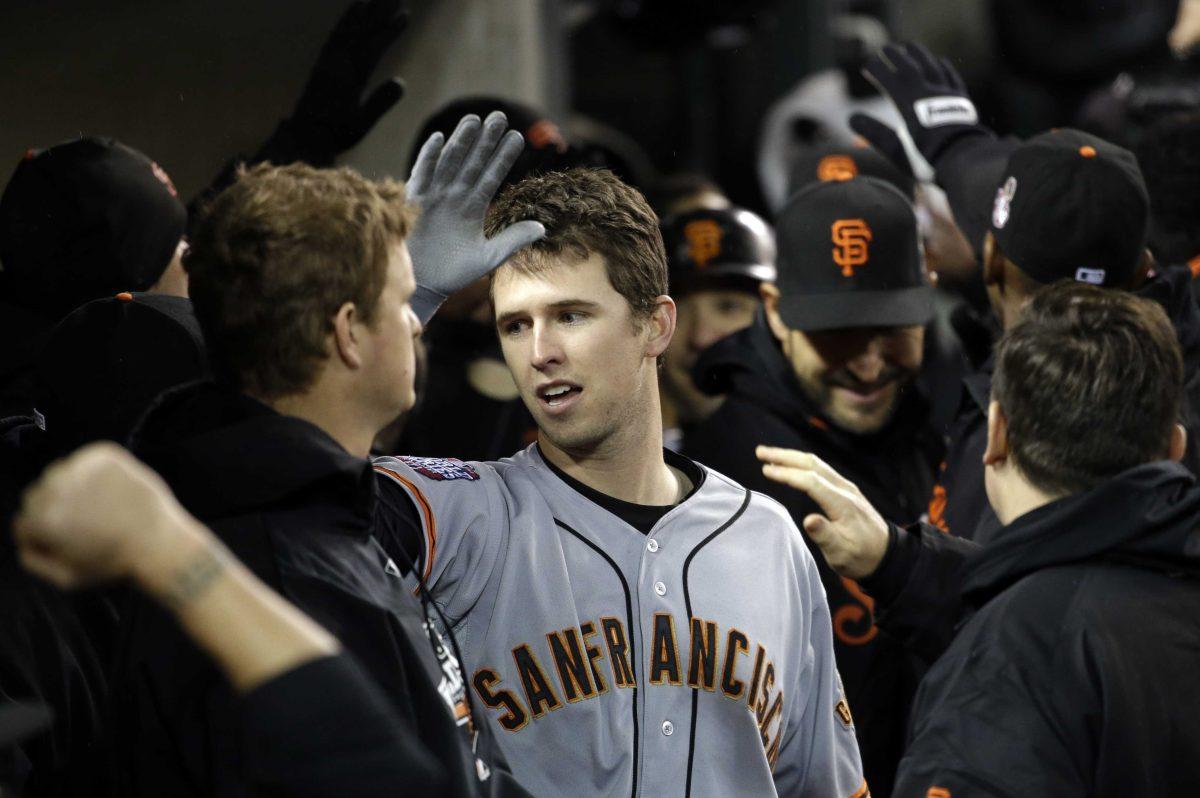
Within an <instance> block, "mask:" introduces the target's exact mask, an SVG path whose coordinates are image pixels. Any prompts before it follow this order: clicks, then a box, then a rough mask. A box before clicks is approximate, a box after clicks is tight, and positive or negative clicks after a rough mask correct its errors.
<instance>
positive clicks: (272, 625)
mask: <svg viewBox="0 0 1200 798" xmlns="http://www.w3.org/2000/svg"><path fill="white" fill-rule="evenodd" d="M177 526H178V528H177V529H176V530H173V532H172V539H173V541H174V542H175V545H172V546H170V547H167V548H166V550H165V551H163V552H162V553H160V554H158V555H152V556H148V557H146V558H145V559H144V560H142V561H140V562H139V563H138V564H137V566H136V569H135V573H134V576H135V580H136V582H137V583H138V585H139V586H140V587H141V588H142V589H143V590H145V591H146V592H147V593H148V594H149V595H150V596H152V597H153V598H154V599H155V600H156V601H158V602H159V603H160V604H162V605H163V606H164V607H165V608H166V609H168V610H169V611H171V612H172V613H173V614H174V615H175V616H176V618H177V619H178V620H179V623H180V625H181V626H182V627H183V629H184V631H186V632H187V633H188V635H189V636H190V637H191V638H192V639H193V640H194V641H195V642H196V644H197V645H199V646H200V647H201V648H202V649H204V650H205V651H206V652H208V654H209V655H210V656H212V658H213V659H214V660H215V661H216V663H217V665H218V666H219V667H220V668H221V670H222V671H224V672H225V674H226V676H227V677H228V678H229V680H230V682H232V683H233V686H234V687H235V688H236V689H237V690H238V691H239V692H243V693H244V692H247V691H249V690H252V689H253V688H255V687H257V686H258V685H260V684H262V683H263V682H265V681H268V680H269V679H271V678H273V677H275V676H278V675H279V674H281V673H284V672H285V671H288V670H291V669H292V668H295V667H297V666H299V665H301V664H303V663H305V662H308V661H309V660H313V659H316V658H318V657H323V656H329V655H331V654H335V653H336V652H337V651H338V649H339V646H338V643H337V640H336V639H335V638H334V637H333V636H332V635H330V634H329V633H328V632H326V631H325V630H324V629H322V628H321V627H320V626H319V625H318V624H316V623H315V622H314V621H312V620H311V619H310V618H308V616H306V615H304V613H302V612H300V611H299V610H298V609H296V608H295V607H294V606H292V605H291V604H289V603H288V602H287V601H285V600H284V599H283V598H282V597H280V596H279V595H278V594H277V593H275V592H274V591H273V590H271V589H270V588H269V587H267V586H266V585H265V584H263V582H262V581H260V580H259V579H258V577H256V576H255V575H254V574H253V573H251V572H250V571H249V570H248V569H247V568H246V567H245V566H244V565H242V564H241V563H240V562H239V561H238V560H237V558H236V557H234V556H233V555H232V554H231V553H230V552H229V551H228V550H227V549H226V548H225V547H224V546H223V545H221V543H220V541H218V540H217V539H216V538H215V537H214V536H213V535H212V533H211V532H209V531H208V530H207V529H206V528H204V527H203V526H201V525H200V524H198V523H197V522H195V521H194V520H192V519H190V518H189V519H186V521H184V520H180V521H178V523H177Z"/></svg>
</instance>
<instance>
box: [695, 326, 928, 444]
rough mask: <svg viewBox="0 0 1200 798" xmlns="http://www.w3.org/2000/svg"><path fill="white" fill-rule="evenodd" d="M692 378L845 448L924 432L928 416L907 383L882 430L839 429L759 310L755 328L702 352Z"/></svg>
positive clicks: (712, 390) (713, 391)
mask: <svg viewBox="0 0 1200 798" xmlns="http://www.w3.org/2000/svg"><path fill="white" fill-rule="evenodd" d="M692 379H693V380H695V382H696V385H697V386H699V387H700V390H702V391H704V392H705V393H709V394H713V395H719V394H729V395H733V396H738V397H740V398H742V399H745V400H747V401H749V402H752V403H753V404H755V405H757V406H758V407H760V408H762V409H763V410H766V411H768V412H770V413H773V414H774V415H776V416H779V417H780V418H783V419H786V420H788V421H789V422H791V423H792V424H793V425H795V426H797V427H799V426H801V425H805V424H807V425H808V426H809V427H811V428H812V429H813V430H815V431H817V432H819V433H820V434H822V435H824V436H826V437H829V438H831V439H833V440H835V441H837V442H839V443H840V444H841V445H842V446H843V447H847V448H849V447H854V446H862V445H864V444H865V443H871V442H883V441H884V440H886V439H889V438H891V437H892V436H893V435H895V434H896V433H897V432H904V431H907V432H908V433H911V432H912V431H913V430H919V429H923V428H924V426H925V423H926V420H927V417H928V406H927V403H926V401H925V399H924V397H922V396H921V394H920V391H918V390H917V388H916V387H915V386H914V385H909V386H907V387H905V388H904V389H903V390H902V393H901V398H900V406H899V407H898V408H897V411H896V414H895V417H894V418H893V419H892V420H891V421H890V422H889V423H888V424H887V426H885V427H884V428H883V429H882V430H880V431H879V432H877V433H874V434H871V435H856V434H854V433H851V432H847V431H845V430H842V429H840V428H839V427H837V426H836V425H835V424H834V423H833V422H832V421H830V420H829V419H828V418H826V417H825V416H824V414H823V413H822V412H821V410H820V408H819V407H818V406H817V405H816V403H815V402H813V401H812V400H811V399H809V398H808V394H807V393H805V391H804V389H803V388H802V387H801V386H800V382H799V380H798V379H797V378H796V375H795V372H793V371H792V364H791V363H789V362H788V359H787V357H786V356H785V355H784V354H783V351H782V350H781V349H780V347H779V344H778V342H777V341H776V340H775V336H774V335H772V334H771V330H770V328H769V327H768V326H767V317H766V314H765V313H764V312H763V311H762V309H761V308H760V309H759V311H758V313H757V314H756V315H755V317H754V323H753V324H751V325H750V326H749V327H747V328H746V329H744V330H741V331H739V332H736V333H734V334H733V335H730V336H729V337H727V338H724V339H722V340H720V341H718V342H717V343H715V344H713V345H712V346H711V347H709V348H708V349H707V350H705V351H704V352H703V353H701V355H700V359H699V360H698V361H697V362H696V365H695V367H694V368H693V369H692Z"/></svg>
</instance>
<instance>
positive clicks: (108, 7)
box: [0, 0, 1200, 211]
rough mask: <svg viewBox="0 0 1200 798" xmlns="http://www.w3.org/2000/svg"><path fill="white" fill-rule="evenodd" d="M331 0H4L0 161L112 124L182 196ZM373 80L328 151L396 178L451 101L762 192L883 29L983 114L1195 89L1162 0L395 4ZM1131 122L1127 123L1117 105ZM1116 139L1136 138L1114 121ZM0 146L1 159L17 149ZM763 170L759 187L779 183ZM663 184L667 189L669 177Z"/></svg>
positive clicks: (820, 129) (654, 173) (656, 176)
mask: <svg viewBox="0 0 1200 798" xmlns="http://www.w3.org/2000/svg"><path fill="white" fill-rule="evenodd" d="M345 6H346V3H343V2H341V1H340V0H287V1H286V2H284V1H283V0H168V1H167V2H163V1H162V0H158V1H157V2H151V0H108V2H104V3H96V2H89V1H88V0H53V1H52V2H46V1H45V0H42V1H40V2H34V0H4V2H3V3H0V54H2V55H0V59H3V64H4V68H3V70H0V108H3V109H4V114H3V124H0V171H3V172H4V177H5V179H7V175H8V173H9V171H10V169H11V166H15V164H16V162H17V160H18V158H19V157H20V155H21V154H22V153H23V152H24V151H25V150H26V149H27V148H29V147H33V146H44V145H48V144H51V143H54V142H58V141H62V140H65V139H68V138H71V137H74V136H78V135H79V134H81V133H83V134H98V135H108V136H113V137H115V138H118V139H121V140H123V141H125V142H127V143H129V144H131V145H133V146H134V147H137V148H139V149H141V150H143V151H144V152H147V153H149V154H151V155H152V156H153V157H154V158H155V159H157V160H158V162H159V163H161V164H162V165H163V166H164V167H165V168H166V169H167V171H168V172H169V173H170V174H171V175H172V176H173V177H174V179H175V182H176V184H178V185H179V188H180V190H181V193H182V194H183V195H184V196H191V195H193V194H194V193H195V192H197V191H199V190H200V189H201V188H202V187H203V186H205V185H206V184H207V183H208V182H209V180H211V178H212V177H213V176H214V174H216V172H217V171H219V170H220V168H221V166H222V165H223V164H224V163H226V162H227V161H228V160H229V159H230V158H231V157H233V156H235V155H236V154H238V153H243V154H248V153H251V152H253V151H254V149H255V147H256V146H257V145H258V144H259V143H261V142H262V141H263V140H264V139H265V138H266V137H267V136H268V135H269V134H270V132H271V131H272V130H273V129H274V127H275V125H276V124H277V122H278V121H279V120H280V119H281V118H283V117H284V116H286V114H287V113H288V112H289V109H290V108H291V107H292V104H293V102H294V101H295V98H296V97H297V96H298V94H299V92H300V90H301V88H302V86H303V84H304V80H305V77H306V75H307V73H308V70H309V68H310V67H311V65H312V63H313V61H314V59H315V57H316V54H317V51H318V49H319V48H320V45H321V42H322V41H323V40H324V38H325V36H326V35H327V33H328V31H329V30H330V28H331V26H332V25H333V24H334V22H335V21H336V20H337V18H338V17H339V15H340V14H341V13H342V11H343V10H344V8H345ZM409 8H410V10H411V12H412V22H411V24H410V26H409V28H408V30H407V31H406V32H405V33H404V35H403V36H402V37H401V39H400V42H399V43H398V44H397V45H396V46H395V47H393V48H392V49H391V50H390V51H389V52H388V54H387V56H386V57H385V58H384V61H383V63H382V64H381V65H380V68H379V70H378V75H377V79H378V78H383V77H387V76H389V75H399V76H401V77H402V78H403V79H404V80H405V82H406V84H407V94H406V96H405V99H404V100H403V101H401V103H400V104H399V105H398V106H397V107H396V108H395V110H393V111H392V112H391V113H390V114H389V115H388V116H387V117H386V118H385V119H384V120H383V121H382V122H381V123H380V124H379V125H378V126H377V127H376V128H375V129H374V130H373V131H372V132H371V134H370V135H369V136H368V137H367V138H366V139H365V140H364V141H363V142H362V143H361V144H360V145H359V146H358V147H357V148H355V149H354V150H353V151H351V152H349V153H347V155H346V156H344V157H343V161H344V162H346V163H349V164H351V165H354V166H356V167H358V168H360V169H361V170H363V171H364V172H366V173H368V174H371V175H380V174H392V175H397V176H404V175H406V174H407V171H408V163H409V159H410V153H411V150H412V147H413V142H414V139H415V137H416V135H417V132H418V131H419V130H420V128H421V126H422V125H423V123H424V122H425V120H426V119H427V118H428V117H429V116H430V115H431V114H432V113H433V112H434V111H436V110H437V109H438V108H439V107H441V106H442V105H444V104H445V103H446V102H448V101H450V100H452V99H455V98H459V97H462V96H465V95H479V94H488V95H495V96H499V97H504V98H508V99H512V100H517V101H520V102H523V103H526V104H529V105H531V106H533V107H534V108H536V109H538V110H539V112H541V113H543V114H545V115H547V116H548V117H549V118H550V119H552V120H554V121H555V122H557V123H558V125H559V126H560V127H561V128H562V129H563V131H564V133H565V134H566V135H567V137H568V139H571V140H573V141H584V142H586V143H588V144H590V145H594V146H597V147H600V148H602V149H603V150H604V151H605V152H606V153H607V155H608V156H609V160H610V161H613V159H615V162H618V163H621V164H623V170H624V171H625V172H626V173H627V176H628V177H630V178H631V179H633V180H634V181H635V182H637V183H638V184H639V185H640V186H641V187H642V188H643V189H644V190H647V191H649V192H653V191H655V190H656V189H657V187H659V186H661V185H662V184H661V179H662V178H663V177H664V176H671V175H678V174H679V173H684V172H686V173H695V174H701V175H705V176H707V177H709V178H711V179H712V180H715V181H716V183H717V184H719V185H720V186H721V187H722V188H723V189H724V190H725V193H726V195H727V196H728V197H729V198H730V199H732V200H733V202H734V203H736V204H739V205H742V206H745V207H749V208H752V209H756V210H760V211H762V210H765V211H769V210H770V209H771V207H772V206H773V205H776V204H777V203H778V202H779V201H780V198H779V197H778V194H779V193H780V192H781V191H783V190H784V189H783V188H782V186H783V183H784V181H785V180H786V177H785V176H786V170H787V165H788V161H789V158H791V157H792V154H793V152H794V151H795V150H796V149H797V148H803V147H805V146H808V145H811V144H812V143H814V142H820V141H823V140H827V139H829V140H835V141H836V140H840V139H844V138H845V137H848V136H849V135H850V133H849V130H848V128H846V127H845V118H846V116H847V115H848V113H849V110H850V109H851V108H857V107H860V106H861V105H862V104H867V105H870V104H871V103H876V102H878V99H877V98H876V97H875V96H874V92H873V90H872V88H871V86H870V85H868V84H867V83H866V82H865V81H864V80H862V79H861V77H860V76H859V73H858V67H859V65H860V63H861V61H862V59H863V58H864V57H865V55H866V54H867V53H869V52H870V51H872V50H874V49H876V48H877V47H878V46H880V45H881V44H882V43H884V42H885V41H887V40H889V39H893V38H899V39H915V40H917V41H920V42H923V43H925V44H927V45H928V46H929V47H931V48H932V49H933V50H934V51H936V52H939V53H942V54H944V55H947V56H948V57H950V59H951V60H952V61H953V62H954V64H955V65H956V66H957V67H958V68H959V70H960V71H961V72H962V73H963V74H964V76H965V77H966V79H967V81H968V83H969V84H970V86H971V89H972V92H973V95H974V96H975V97H976V99H977V104H978V105H979V106H980V109H981V112H982V113H983V116H984V121H985V122H988V123H990V124H991V125H992V126H993V127H995V128H996V129H997V130H999V131H1000V132H1002V133H1008V132H1011V133H1016V134H1021V135H1026V134H1029V133H1032V132H1035V131H1037V130H1041V129H1044V128H1046V127H1049V126H1052V125H1069V124H1075V125H1082V126H1084V127H1090V128H1092V129H1095V130H1097V132H1101V133H1107V134H1109V135H1113V134H1112V132H1111V130H1106V129H1105V128H1106V126H1109V127H1110V128H1111V127H1115V126H1119V128H1120V129H1121V130H1122V131H1130V130H1133V131H1136V121H1137V120H1136V117H1138V116H1139V115H1141V116H1146V115H1148V114H1154V113H1158V112H1159V111H1160V110H1161V109H1163V108H1170V109H1172V110H1175V109H1177V108H1187V107H1192V106H1194V105H1197V104H1198V103H1200V99H1198V96H1200V93H1198V92H1197V88H1196V87H1197V82H1196V80H1195V73H1196V69H1195V66H1194V64H1193V63H1191V62H1190V61H1182V60H1179V59H1178V58H1174V57H1172V56H1171V55H1170V53H1169V50H1168V48H1167V46H1166V41H1167V34H1168V31H1169V30H1170V29H1171V28H1172V26H1173V25H1174V24H1175V19H1176V14H1177V9H1178V0H725V1H723V2H718V1H717V0H410V2H409ZM1131 117H1134V120H1133V121H1134V123H1135V124H1132V125H1131V124H1130V118H1131ZM1121 135H1122V136H1127V135H1132V134H1130V133H1128V132H1122V134H1121ZM10 164H11V166H10ZM773 182H774V184H773ZM666 190H668V191H669V190H670V187H669V185H668V187H667V189H666Z"/></svg>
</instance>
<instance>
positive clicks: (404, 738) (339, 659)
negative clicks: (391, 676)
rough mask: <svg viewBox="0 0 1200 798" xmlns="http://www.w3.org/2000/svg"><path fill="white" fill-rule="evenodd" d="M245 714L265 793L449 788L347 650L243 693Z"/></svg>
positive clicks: (291, 795)
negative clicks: (298, 730) (317, 699)
mask: <svg viewBox="0 0 1200 798" xmlns="http://www.w3.org/2000/svg"><path fill="white" fill-rule="evenodd" d="M313 696H320V697H321V699H320V700H319V701H314V700H313ZM242 712H243V716H244V718H245V726H244V728H243V731H244V733H245V738H246V748H247V755H246V760H247V770H248V771H249V772H250V774H251V780H252V781H253V782H254V783H255V785H257V786H258V788H259V789H260V790H261V791H262V793H263V794H264V795H272V796H280V798H337V797H338V796H345V795H351V794H353V796H354V798H376V796H378V798H394V797H395V796H397V795H401V794H405V791H406V790H407V794H409V795H442V794H444V790H445V789H446V784H445V781H446V779H445V773H444V770H443V768H442V767H441V765H440V763H439V762H438V761H437V759H436V758H434V756H433V755H432V754H431V753H430V752H429V750H428V749H427V748H426V747H425V746H424V745H423V744H422V742H421V741H420V740H418V739H417V736H416V734H415V730H414V729H412V728H411V727H408V726H406V725H405V724H402V723H400V722H399V719H398V718H397V717H396V715H395V713H394V712H393V711H392V707H391V702H389V701H388V699H387V697H386V696H385V695H384V694H383V693H382V692H381V691H380V690H379V688H378V687H377V686H376V685H375V684H374V683H372V681H371V679H370V678H369V677H367V676H366V674H364V673H363V672H362V669H361V668H360V667H359V666H358V664H357V663H356V662H355V661H354V659H353V657H350V656H349V655H348V654H346V653H345V652H342V653H341V654H339V655H338V656H335V657H323V658H321V659H316V660H313V661H311V662H307V663H304V664H303V665H300V666H299V667H297V668H293V669H292V670H290V671H288V672H286V673H283V674H280V675H279V676H276V677H275V678H274V679H271V680H270V681H269V682H266V683H265V684H262V685H259V686H258V687H256V688H255V689H254V690H252V691H250V692H249V693H247V694H246V695H245V696H244V697H243V698H242ZM297 729H305V730H306V733H304V734H297V733H296V730H297ZM368 774H369V776H370V777H369V778H367V776H368ZM351 785H353V787H351ZM351 789H353V790H354V792H353V793H351V792H350V790H351Z"/></svg>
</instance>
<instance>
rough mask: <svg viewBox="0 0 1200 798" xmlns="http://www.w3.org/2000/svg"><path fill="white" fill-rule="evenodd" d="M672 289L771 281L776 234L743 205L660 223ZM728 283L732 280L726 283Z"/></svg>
mask: <svg viewBox="0 0 1200 798" xmlns="http://www.w3.org/2000/svg"><path fill="white" fill-rule="evenodd" d="M662 236H663V244H664V245H665V246H666V249H667V268H668V270H669V280H670V286H671V291H672V292H674V293H679V294H682V293H686V292H688V291H693V290H697V289H699V288H702V287H704V286H706V285H710V284H713V283H722V284H724V285H734V286H737V285H739V284H740V283H744V284H745V285H744V287H745V288H746V289H747V290H755V289H756V288H757V285H758V284H759V283H763V282H768V283H770V282H774V281H775V276H776V273H775V233H774V232H773V231H772V230H771V226H770V225H768V224H767V223H766V222H765V221H764V220H763V218H762V217H761V216H759V215H758V214H756V213H752V212H751V211H748V210H745V209H744V208H721V209H711V208H700V209H697V210H693V211H688V212H687V213H681V214H677V215H675V216H672V217H669V218H668V219H666V220H665V221H664V222H663V223H662ZM731 281H732V282H731Z"/></svg>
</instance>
